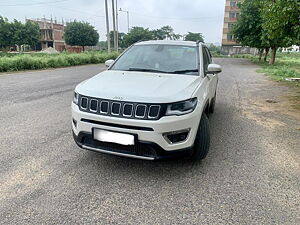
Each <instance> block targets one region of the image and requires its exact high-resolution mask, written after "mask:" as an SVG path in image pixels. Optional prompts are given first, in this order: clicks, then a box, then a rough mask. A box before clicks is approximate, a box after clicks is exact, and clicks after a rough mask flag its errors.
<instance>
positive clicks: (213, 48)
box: [208, 44, 221, 54]
mask: <svg viewBox="0 0 300 225" xmlns="http://www.w3.org/2000/svg"><path fill="white" fill-rule="evenodd" d="M208 49H209V50H210V51H211V52H213V53H216V54H221V46H216V45H214V44H210V45H209V46H208Z"/></svg>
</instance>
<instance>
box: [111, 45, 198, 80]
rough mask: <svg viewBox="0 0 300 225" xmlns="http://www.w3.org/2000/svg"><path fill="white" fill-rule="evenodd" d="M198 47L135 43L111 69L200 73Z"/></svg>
mask: <svg viewBox="0 0 300 225" xmlns="http://www.w3.org/2000/svg"><path fill="white" fill-rule="evenodd" d="M197 61H198V56H197V48H196V47H194V46H183V45H162V44H151V45H134V46H132V47H131V48H130V49H128V50H127V51H126V52H125V53H124V54H123V55H122V56H121V57H120V58H119V59H118V60H117V62H116V63H115V64H114V65H113V66H112V68H111V70H123V71H142V72H158V73H175V74H190V75H198V74H199V73H198V63H197Z"/></svg>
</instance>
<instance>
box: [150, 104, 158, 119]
mask: <svg viewBox="0 0 300 225" xmlns="http://www.w3.org/2000/svg"><path fill="white" fill-rule="evenodd" d="M153 107H158V113H157V115H156V116H150V112H151V108H153ZM160 108H161V107H160V105H150V107H149V111H148V118H149V119H156V118H157V117H158V116H159V112H160Z"/></svg>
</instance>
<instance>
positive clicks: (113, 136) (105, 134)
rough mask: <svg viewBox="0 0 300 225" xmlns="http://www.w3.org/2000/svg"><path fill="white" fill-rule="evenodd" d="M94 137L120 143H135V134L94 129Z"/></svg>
mask: <svg viewBox="0 0 300 225" xmlns="http://www.w3.org/2000/svg"><path fill="white" fill-rule="evenodd" d="M94 139H95V140H97V141H102V142H111V143H116V144H120V145H134V135H132V134H124V133H117V132H111V131H107V130H100V129H94Z"/></svg>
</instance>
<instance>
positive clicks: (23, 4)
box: [0, 0, 69, 6]
mask: <svg viewBox="0 0 300 225" xmlns="http://www.w3.org/2000/svg"><path fill="white" fill-rule="evenodd" d="M66 1H69V0H58V1H49V2H32V3H20V4H1V5H0V6H31V5H47V4H53V3H60V2H66Z"/></svg>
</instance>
